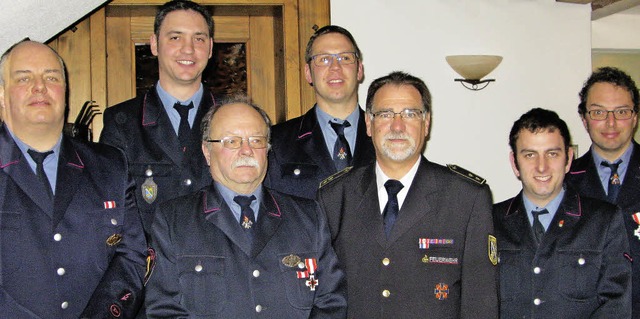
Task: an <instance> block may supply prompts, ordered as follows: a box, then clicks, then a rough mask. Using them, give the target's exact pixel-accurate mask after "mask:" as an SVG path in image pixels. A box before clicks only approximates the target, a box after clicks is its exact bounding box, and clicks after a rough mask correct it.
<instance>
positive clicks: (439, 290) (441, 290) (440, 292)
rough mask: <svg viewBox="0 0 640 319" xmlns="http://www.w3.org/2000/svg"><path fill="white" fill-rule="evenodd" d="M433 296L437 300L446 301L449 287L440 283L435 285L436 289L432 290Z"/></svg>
mask: <svg viewBox="0 0 640 319" xmlns="http://www.w3.org/2000/svg"><path fill="white" fill-rule="evenodd" d="M433 294H434V295H435V296H436V299H438V300H445V299H447V298H448V297H449V285H447V284H445V283H442V282H441V283H439V284H437V285H436V288H435V289H434V290H433Z"/></svg>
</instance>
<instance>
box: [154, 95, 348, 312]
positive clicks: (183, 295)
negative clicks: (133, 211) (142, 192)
mask: <svg viewBox="0 0 640 319" xmlns="http://www.w3.org/2000/svg"><path fill="white" fill-rule="evenodd" d="M269 126H270V120H269V117H268V116H267V114H266V113H265V112H264V111H263V110H262V109H260V108H259V107H257V106H255V105H253V104H251V103H250V102H249V101H248V99H246V98H233V99H230V100H228V101H226V102H223V103H221V105H220V106H219V107H216V108H214V109H212V110H211V111H209V112H208V113H207V114H206V115H205V117H204V120H203V123H202V128H203V133H202V152H203V153H204V156H205V158H206V160H207V163H208V164H209V166H210V168H209V169H210V172H211V176H212V177H213V184H211V185H210V186H208V187H205V188H203V189H201V190H200V191H199V192H197V193H194V194H191V195H187V196H184V197H180V198H177V199H174V200H171V201H168V202H166V203H164V204H162V205H160V207H159V209H158V211H157V213H156V214H155V220H154V222H153V226H152V229H151V230H152V231H151V247H152V248H153V249H154V255H155V256H156V262H157V263H156V266H155V268H154V269H153V270H152V275H151V276H150V279H149V282H148V284H147V286H146V289H147V295H146V297H147V299H146V306H147V315H148V316H149V317H150V318H183V317H192V316H194V317H195V316H201V317H207V318H254V317H264V318H316V317H320V318H344V317H345V315H346V300H345V297H344V295H345V286H344V285H345V280H344V274H343V272H342V270H340V269H339V268H338V262H337V258H336V255H335V252H334V251H333V249H332V248H331V238H330V235H329V228H328V226H327V223H326V220H325V218H324V217H323V216H324V215H323V214H322V212H321V211H320V208H319V206H318V204H317V203H316V202H315V201H314V200H309V199H302V198H297V197H293V196H289V195H285V194H281V193H279V192H276V191H273V190H271V189H268V188H266V187H263V185H262V181H263V180H264V176H265V174H266V168H267V167H266V166H267V152H268V148H269Z"/></svg>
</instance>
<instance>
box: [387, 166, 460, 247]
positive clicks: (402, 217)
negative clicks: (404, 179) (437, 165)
mask: <svg viewBox="0 0 640 319" xmlns="http://www.w3.org/2000/svg"><path fill="white" fill-rule="evenodd" d="M419 161H420V164H419V167H418V171H417V172H416V175H415V177H414V178H413V181H412V182H411V185H405V187H410V188H409V192H408V193H407V197H406V198H405V200H404V202H403V204H402V208H400V212H399V213H398V220H396V223H395V225H394V226H393V229H391V233H390V234H389V242H390V243H392V242H394V241H396V240H398V238H400V237H401V236H402V234H404V233H405V232H407V231H408V230H409V229H411V228H412V227H413V226H415V225H418V224H421V223H420V222H419V221H420V219H422V218H425V215H427V214H431V215H433V214H435V213H436V212H437V209H436V208H437V207H438V206H439V205H440V204H439V202H440V199H441V198H443V196H440V194H439V193H440V192H441V191H442V190H443V189H445V188H446V187H445V183H447V181H446V180H444V179H439V178H437V176H436V174H435V173H434V170H433V169H429V165H430V164H429V162H428V161H427V160H426V159H425V158H423V157H420V159H419Z"/></svg>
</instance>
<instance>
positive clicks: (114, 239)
mask: <svg viewBox="0 0 640 319" xmlns="http://www.w3.org/2000/svg"><path fill="white" fill-rule="evenodd" d="M121 240H122V235H120V234H113V235H111V236H109V238H107V245H109V246H115V245H117V244H118V243H120V241H121Z"/></svg>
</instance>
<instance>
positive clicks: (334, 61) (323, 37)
mask: <svg viewBox="0 0 640 319" xmlns="http://www.w3.org/2000/svg"><path fill="white" fill-rule="evenodd" d="M305 59H306V63H307V64H305V66H304V73H305V77H306V79H307V82H309V84H310V85H311V86H313V90H314V92H315V96H316V104H315V105H314V107H312V108H311V109H310V110H309V111H308V112H307V113H305V114H304V115H302V116H300V117H297V118H294V119H291V120H289V121H287V122H284V123H281V124H278V125H276V126H274V127H273V130H272V131H273V134H272V135H273V147H272V149H271V152H270V155H269V171H268V174H267V179H266V180H265V183H266V184H267V185H268V186H270V187H272V188H273V189H277V190H279V191H281V192H283V193H287V194H291V195H296V196H300V197H306V198H312V199H313V198H315V197H316V192H317V190H318V186H319V185H320V182H321V181H322V180H324V179H325V178H327V177H328V176H330V175H332V174H334V173H336V172H339V171H342V170H343V169H345V168H347V167H358V166H362V165H366V164H369V163H371V162H372V161H373V158H374V156H375V154H374V151H373V145H372V144H371V139H370V138H369V137H368V136H367V134H366V132H365V130H366V128H365V123H364V117H365V115H364V112H363V111H362V109H361V108H360V105H358V85H359V83H360V81H362V78H363V77H364V66H363V65H362V53H361V52H360V49H359V48H358V45H357V44H356V40H355V39H354V38H353V36H352V35H351V33H350V32H349V31H347V30H346V29H344V28H342V27H339V26H336V25H328V26H325V27H322V28H320V29H318V30H317V31H316V32H315V33H314V34H313V36H311V38H310V39H309V42H308V43H307V49H306V52H305Z"/></svg>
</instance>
